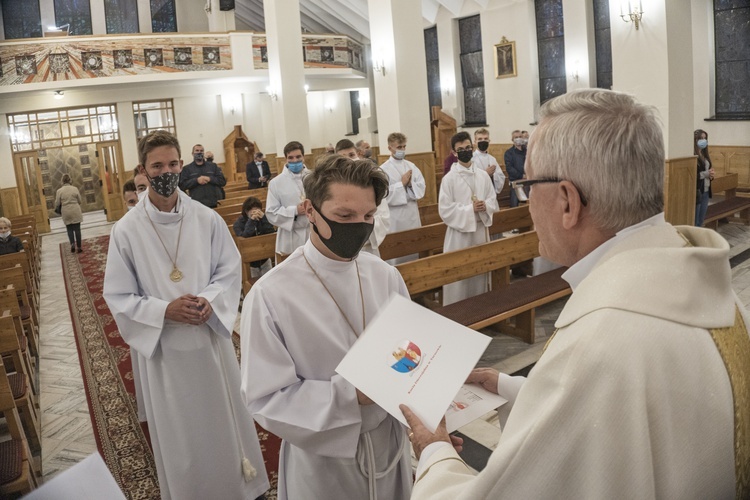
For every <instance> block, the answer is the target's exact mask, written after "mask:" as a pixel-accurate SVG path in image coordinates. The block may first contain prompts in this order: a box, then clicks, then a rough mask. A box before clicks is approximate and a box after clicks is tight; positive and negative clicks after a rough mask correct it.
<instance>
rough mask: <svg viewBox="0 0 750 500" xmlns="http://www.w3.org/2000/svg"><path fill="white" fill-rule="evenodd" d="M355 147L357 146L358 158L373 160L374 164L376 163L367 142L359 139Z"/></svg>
mask: <svg viewBox="0 0 750 500" xmlns="http://www.w3.org/2000/svg"><path fill="white" fill-rule="evenodd" d="M355 147H356V148H357V157H358V158H359V159H360V160H368V161H371V162H373V163H374V164H375V165H377V164H378V162H377V161H375V158H373V157H372V148H371V147H370V143H369V142H367V141H366V140H364V139H360V140H359V141H357V143H356V144H355Z"/></svg>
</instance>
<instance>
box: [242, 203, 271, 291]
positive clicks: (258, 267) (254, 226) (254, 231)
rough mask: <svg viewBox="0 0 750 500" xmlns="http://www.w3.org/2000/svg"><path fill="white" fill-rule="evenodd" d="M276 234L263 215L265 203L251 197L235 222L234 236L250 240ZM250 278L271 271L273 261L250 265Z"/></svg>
mask: <svg viewBox="0 0 750 500" xmlns="http://www.w3.org/2000/svg"><path fill="white" fill-rule="evenodd" d="M274 232H276V229H275V228H274V227H273V225H272V224H271V223H270V222H268V219H266V215H265V214H264V213H263V203H261V201H260V200H259V199H258V198H256V197H255V196H250V197H249V198H248V199H246V200H245V202H244V203H243V204H242V215H240V216H239V218H238V219H237V220H236V221H235V222H234V234H236V235H237V236H238V237H240V238H250V237H252V236H259V235H261V234H269V233H274ZM250 267H251V269H250V277H252V278H260V277H261V276H263V275H264V274H265V273H266V272H268V271H269V270H270V269H271V259H266V260H264V261H263V260H256V261H255V262H251V263H250Z"/></svg>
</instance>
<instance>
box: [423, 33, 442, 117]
mask: <svg viewBox="0 0 750 500" xmlns="http://www.w3.org/2000/svg"><path fill="white" fill-rule="evenodd" d="M424 52H425V56H426V59H427V95H428V97H429V100H430V109H432V106H440V107H443V95H442V93H441V89H440V53H439V52H438V37H437V26H433V27H432V28H427V29H426V30H424Z"/></svg>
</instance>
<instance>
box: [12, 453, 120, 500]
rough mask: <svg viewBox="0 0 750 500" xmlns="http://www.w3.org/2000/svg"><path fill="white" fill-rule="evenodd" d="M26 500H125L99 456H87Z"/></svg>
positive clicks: (30, 494) (32, 493)
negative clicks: (104, 499) (103, 499)
mask: <svg viewBox="0 0 750 500" xmlns="http://www.w3.org/2000/svg"><path fill="white" fill-rule="evenodd" d="M23 498H24V499H28V500H100V499H102V498H106V499H107V500H120V499H122V500H125V495H123V494H122V491H121V490H120V487H119V486H117V483H116V482H115V478H114V477H112V473H110V472H109V469H108V468H107V465H106V464H105V463H104V460H102V457H101V455H99V453H94V454H93V455H89V456H88V457H87V458H86V459H84V460H83V461H81V462H79V463H77V464H76V465H74V466H73V467H71V468H70V469H68V470H66V471H65V472H61V473H60V474H58V475H57V476H55V477H53V478H52V479H51V480H49V481H47V482H45V483H44V484H43V485H42V486H40V487H39V488H37V489H35V490H34V491H32V492H31V493H29V494H28V495H26V496H25V497H23Z"/></svg>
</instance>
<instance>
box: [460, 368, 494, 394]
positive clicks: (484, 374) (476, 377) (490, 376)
mask: <svg viewBox="0 0 750 500" xmlns="http://www.w3.org/2000/svg"><path fill="white" fill-rule="evenodd" d="M499 378H500V373H499V372H498V371H497V370H495V369H494V368H474V369H473V370H472V371H471V373H470V374H469V377H468V378H467V379H466V383H467V384H479V385H481V386H482V387H484V388H485V389H487V390H488V391H490V392H492V393H494V394H497V381H498V379H499Z"/></svg>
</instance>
